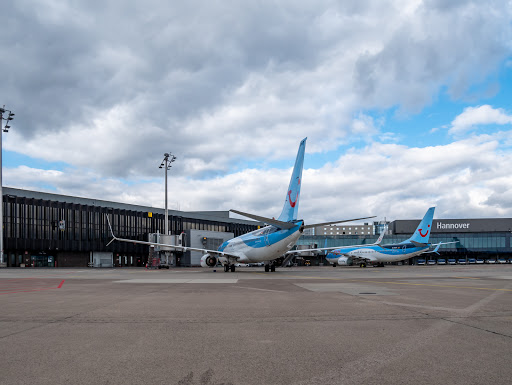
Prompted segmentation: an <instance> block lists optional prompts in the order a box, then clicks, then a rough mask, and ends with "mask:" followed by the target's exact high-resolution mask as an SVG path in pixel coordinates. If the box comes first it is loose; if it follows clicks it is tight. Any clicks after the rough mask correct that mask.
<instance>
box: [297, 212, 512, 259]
mask: <svg viewBox="0 0 512 385" xmlns="http://www.w3.org/2000/svg"><path fill="white" fill-rule="evenodd" d="M419 222H420V219H417V220H396V221H393V222H390V223H389V224H388V232H387V234H386V236H385V237H384V240H383V244H394V243H400V242H402V241H405V240H406V239H408V238H409V237H410V236H411V235H412V234H413V232H414V231H415V230H416V227H417V226H418V224H419ZM373 226H374V231H371V230H368V229H367V227H368V224H365V225H364V226H361V225H359V226H350V225H344V226H343V228H340V226H338V228H337V229H335V230H333V231H330V230H329V229H328V230H325V229H324V227H322V228H321V229H320V228H318V229H317V228H315V234H322V235H304V236H303V237H302V238H301V239H299V242H298V244H300V245H309V246H311V245H316V246H317V247H331V246H349V245H362V244H371V243H374V242H376V240H377V238H378V236H379V231H378V229H379V228H382V224H381V223H378V222H374V223H373ZM349 228H350V230H349ZM336 230H338V233H340V234H339V235H338V234H336V235H335V234H332V235H331V233H336ZM363 230H364V231H363ZM349 231H351V234H350V235H349ZM356 231H357V232H358V234H357V235H356V234H355V232H356ZM431 231H432V232H431V236H430V240H429V242H430V243H438V242H454V241H458V243H455V244H449V245H443V246H441V247H440V249H439V253H440V254H441V256H438V255H437V254H434V253H429V254H424V255H422V256H417V257H415V258H411V260H410V261H409V263H415V261H416V260H417V259H419V258H423V259H424V258H427V259H437V258H456V259H459V258H483V259H489V258H494V259H495V258H511V257H512V218H486V219H437V220H436V219H434V220H433V222H432V229H431ZM368 233H369V234H368ZM327 234H329V235H327ZM312 259H313V260H315V262H316V263H322V262H323V261H322V259H321V258H319V259H318V260H316V258H315V257H313V256H312Z"/></svg>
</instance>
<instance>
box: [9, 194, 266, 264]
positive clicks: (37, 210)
mask: <svg viewBox="0 0 512 385" xmlns="http://www.w3.org/2000/svg"><path fill="white" fill-rule="evenodd" d="M168 214H169V231H170V233H171V234H173V235H176V236H179V237H180V241H182V242H183V245H184V246H190V245H191V243H194V242H196V238H198V234H203V233H204V234H206V235H208V237H206V238H207V239H205V240H204V241H205V243H207V244H205V246H208V247H213V246H215V245H218V244H220V243H222V241H223V240H224V239H226V238H228V239H229V238H232V237H234V236H238V235H241V234H244V233H246V232H249V231H252V230H255V229H257V226H258V224H259V223H257V222H254V221H249V220H243V219H233V218H229V212H227V211H210V212H184V211H176V210H169V212H168ZM107 215H108V217H109V219H110V221H111V223H112V227H113V230H114V233H115V234H116V236H118V237H120V238H130V239H137V240H143V241H147V240H148V234H153V233H163V232H164V218H165V213H164V209H160V208H154V207H145V206H137V205H130V204H124V203H116V202H108V201H102V200H97V199H88V198H79V197H72V196H65V195H58V194H50V193H42V192H36V191H28V190H21V189H15V188H9V187H4V188H3V216H4V218H3V222H4V223H3V225H4V233H3V234H4V262H6V263H7V267H29V266H30V267H87V266H89V265H92V264H94V266H100V265H101V266H110V267H112V266H114V267H122V266H145V264H146V263H147V261H148V254H149V246H145V245H140V244H139V245H137V244H131V243H125V242H113V243H111V244H110V245H108V246H107V244H108V243H109V241H110V239H111V238H112V237H111V235H110V231H109V227H108V222H107ZM95 261H99V262H98V263H96V262H95ZM176 263H177V264H179V265H182V266H190V265H198V256H195V255H192V254H191V253H190V252H186V253H176Z"/></svg>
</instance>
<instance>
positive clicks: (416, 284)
mask: <svg viewBox="0 0 512 385" xmlns="http://www.w3.org/2000/svg"><path fill="white" fill-rule="evenodd" d="M356 282H370V283H388V284H390V285H410V286H429V287H452V288H456V289H475V290H491V291H512V289H494V288H490V287H472V286H457V285H433V284H428V283H409V282H382V281H362V280H358V281H356Z"/></svg>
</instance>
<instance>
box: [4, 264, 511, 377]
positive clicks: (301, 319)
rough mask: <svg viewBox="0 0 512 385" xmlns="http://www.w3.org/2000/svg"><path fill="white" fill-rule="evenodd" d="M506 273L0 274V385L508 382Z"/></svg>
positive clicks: (407, 269) (489, 268)
mask: <svg viewBox="0 0 512 385" xmlns="http://www.w3.org/2000/svg"><path fill="white" fill-rule="evenodd" d="M511 357H512V265H511V264H507V265H469V266H458V265H456V266H386V267H384V268H366V269H363V268H359V267H336V268H333V267H327V266H325V267H294V268H281V269H277V271H276V272H275V273H265V272H264V271H263V268H262V267H247V268H237V270H236V272H234V273H231V272H228V273H225V272H224V271H222V269H216V271H215V272H214V271H213V269H201V268H176V269H170V270H146V269H142V268H116V269H92V268H90V269H61V268H58V269H55V268H53V269H50V268H47V269H44V268H25V269H18V268H7V269H0V384H1V385H7V384H52V385H55V384H110V385H111V384H179V385H193V384H198V385H199V384H201V385H220V384H225V385H227V384H233V385H238V384H322V385H325V384H409V383H414V384H441V383H442V384H465V385H466V384H509V383H510V379H511V378H512V365H511V364H510V363H511Z"/></svg>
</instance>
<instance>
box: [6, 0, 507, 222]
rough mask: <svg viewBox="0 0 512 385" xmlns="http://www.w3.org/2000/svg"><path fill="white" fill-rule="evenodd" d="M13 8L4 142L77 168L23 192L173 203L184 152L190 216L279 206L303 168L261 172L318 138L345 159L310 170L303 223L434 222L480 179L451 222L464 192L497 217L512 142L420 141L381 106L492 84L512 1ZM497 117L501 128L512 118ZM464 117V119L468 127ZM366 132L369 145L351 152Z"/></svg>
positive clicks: (39, 1)
mask: <svg viewBox="0 0 512 385" xmlns="http://www.w3.org/2000/svg"><path fill="white" fill-rule="evenodd" d="M2 11H3V13H4V14H6V15H9V17H6V18H5V20H4V25H3V26H4V28H3V32H2V34H1V35H0V44H1V46H2V47H3V49H4V50H5V52H8V53H9V54H8V55H2V56H0V64H1V67H2V69H3V71H4V73H6V74H9V75H8V76H5V77H4V78H3V79H2V90H3V92H4V95H9V100H8V101H5V102H6V104H8V106H7V107H8V108H11V109H12V110H14V112H15V113H16V121H15V124H13V129H12V130H11V132H10V133H9V135H6V136H5V142H4V145H5V148H6V149H8V150H10V151H14V152H17V153H21V154H24V155H27V156H30V157H32V158H36V159H44V160H46V161H50V162H55V161H60V162H64V163H66V164H68V165H69V169H65V170H55V171H51V170H50V171H47V170H46V171H45V170H37V169H28V168H24V167H23V166H20V167H18V168H14V169H7V170H6V171H5V180H6V183H7V184H8V185H10V186H13V187H26V188H32V187H33V188H34V189H38V188H37V187H38V186H39V187H40V186H49V187H50V188H51V189H52V191H57V192H60V193H63V194H71V195H79V196H84V195H85V196H89V197H93V198H101V199H111V200H121V201H125V202H129V203H139V204H153V205H156V206H160V207H161V206H162V203H161V202H162V201H163V186H162V183H161V182H159V180H160V179H161V178H162V175H161V170H159V169H158V165H159V164H160V161H161V158H162V156H163V154H164V153H165V152H169V151H170V152H172V153H173V154H175V155H176V156H177V157H178V161H177V162H175V163H174V164H173V168H172V172H171V175H172V177H171V178H170V181H171V182H170V184H172V187H170V191H173V198H172V199H171V201H175V202H179V204H180V208H181V209H187V210H188V209H190V210H193V209H197V210H199V209H202V210H208V209H212V210H216V209H229V208H239V209H242V210H245V211H254V212H259V213H261V214H263V215H270V216H275V215H277V214H279V212H280V208H281V204H282V201H284V197H283V196H282V195H283V193H282V192H281V190H283V191H284V190H285V189H286V186H287V184H288V178H289V170H281V169H277V168H265V167H263V168H261V167H260V169H258V167H257V166H259V165H261V164H265V165H268V164H280V165H282V164H287V162H289V163H290V165H291V163H292V162H293V157H294V156H295V154H296V149H297V145H298V143H299V141H300V140H301V139H302V138H304V137H306V136H307V137H308V138H309V140H308V146H307V156H308V155H310V154H313V153H331V154H336V156H335V157H333V159H332V161H331V162H330V163H328V164H326V165H325V166H323V167H319V168H317V169H311V168H308V165H307V164H306V168H307V169H306V170H305V172H304V176H305V179H304V180H305V184H304V190H303V199H302V203H301V210H303V211H302V213H303V215H304V217H305V218H310V219H311V220H318V221H323V220H326V219H337V218H336V217H341V218H344V217H346V216H361V215H366V214H373V213H380V212H381V210H384V211H386V210H390V212H391V210H392V211H395V212H397V213H398V214H400V213H403V212H405V209H409V210H413V211H412V213H414V214H415V215H422V213H423V212H424V207H423V206H424V205H425V202H432V201H434V203H435V202H444V203H447V202H451V201H450V200H449V199H448V190H447V192H446V195H443V194H442V192H443V191H444V186H451V188H452V189H453V188H454V186H453V183H450V182H451V181H452V180H454V179H456V180H457V181H459V182H461V183H462V185H463V186H465V188H466V189H469V186H470V185H471V184H472V183H473V184H474V185H471V186H472V187H471V189H470V192H466V191H465V190H464V189H462V188H461V189H459V188H458V187H457V188H455V190H454V191H453V196H454V197H455V198H453V199H454V202H457V204H446V207H450V209H449V210H452V211H451V213H452V215H461V212H462V208H463V207H464V204H465V202H471V207H472V208H473V209H474V210H475V212H476V213H477V214H478V213H480V212H481V208H482V207H484V208H489V207H494V208H495V211H494V212H497V211H498V208H497V206H496V204H498V203H499V202H500V199H498V198H499V197H498V196H495V198H496V199H494V200H492V202H493V203H492V205H491V204H490V203H488V204H487V203H481V202H482V201H483V202H485V201H486V199H488V198H489V197H490V195H489V193H488V191H489V189H490V188H492V186H491V185H490V184H489V183H490V182H489V183H488V182H487V181H488V180H490V179H488V178H491V176H492V175H494V174H493V173H491V174H489V176H488V177H486V176H482V175H483V174H482V175H481V174H480V173H479V171H478V170H479V167H484V166H485V167H487V168H491V169H492V170H493V172H494V171H495V170H494V169H493V168H492V167H491V166H492V162H494V161H500V160H504V159H503V158H500V157H505V155H503V154H501V155H497V154H496V153H495V151H494V150H496V148H501V147H500V146H502V145H503V141H504V140H510V138H505V139H504V138H498V137H496V136H491V137H483V136H480V137H479V139H472V140H476V142H471V143H469V142H465V141H463V140H459V141H456V142H453V143H452V144H450V145H445V146H431V147H427V148H424V149H422V148H409V147H406V146H401V145H400V144H398V140H397V139H396V136H394V134H393V133H390V132H382V131H389V130H385V124H384V123H385V121H384V120H383V119H382V118H379V112H380V111H382V110H383V109H387V108H390V107H393V108H395V107H397V106H398V107H399V113H405V114H412V113H414V112H416V111H419V110H421V109H422V108H423V107H424V106H425V105H428V104H429V103H431V101H432V100H433V99H434V98H436V97H437V95H438V94H439V92H440V90H445V89H446V90H447V92H448V93H449V94H450V95H451V97H452V98H454V99H458V98H461V97H463V96H464V95H465V93H467V92H468V90H469V89H470V88H471V87H472V86H474V85H478V84H480V83H482V82H485V80H486V79H487V78H488V76H490V75H492V73H493V71H495V69H496V68H497V66H498V65H499V64H500V63H502V62H503V61H504V60H505V58H506V57H508V55H510V50H511V46H510V41H511V40H512V39H511V37H512V36H511V34H512V25H511V23H510V19H511V12H512V10H511V8H510V6H508V5H507V4H505V3H503V2H502V1H499V0H496V1H493V0H491V1H487V2H485V3H484V2H477V1H452V2H444V1H438V0H425V1H420V0H416V1H410V0H394V1H389V2H382V1H377V0H362V1H361V0H357V1H343V2H339V1H332V0H320V1H302V2H297V1H291V0H290V1H284V2H280V3H279V4H276V3H275V2H273V1H272V2H270V1H269V2H267V1H246V2H243V3H239V4H233V3H230V4H224V3H218V2H206V3H205V2H203V1H188V2H171V3H169V2H165V1H162V0H148V1H146V2H144V3H141V2H137V1H133V0H126V1H123V2H115V1H110V2H108V3H105V2H101V1H88V2H82V3H80V2H78V3H72V4H71V3H62V4H61V3H59V2H55V1H49V0H19V1H16V2H8V3H7V4H5V5H4V7H3V8H2ZM481 107H484V106H481ZM481 107H480V108H481ZM489 108H490V107H489ZM490 109H491V110H493V109H492V108H490ZM369 111H372V112H373V111H377V112H376V113H375V114H373V113H371V112H369ZM493 111H494V115H492V116H493V117H494V118H493V119H494V122H495V123H496V121H497V119H498V118H500V117H502V116H503V115H505V116H507V117H508V115H507V113H506V112H504V111H501V110H493ZM496 111H498V112H496ZM466 112H467V111H464V113H463V114H462V115H464V114H465V113H466ZM480 112H481V111H480ZM491 112H492V111H491ZM462 115H461V116H462ZM466 115H469V112H468V113H467V114H466ZM489 116H490V115H489ZM457 119H458V118H456V119H455V120H454V122H453V123H452V128H453V129H455V128H454V127H463V124H466V126H464V127H469V126H468V125H467V124H468V123H467V122H470V121H471V119H468V120H466V123H464V121H463V120H461V119H462V118H460V119H459V121H460V124H459V121H457ZM456 121H457V122H456ZM472 122H473V123H472V124H473V125H475V124H483V122H482V120H480V121H478V119H476V118H473V120H472ZM479 122H480V123H479ZM500 124H501V123H500ZM462 130H466V129H462ZM361 139H363V141H362V142H361ZM376 139H379V140H381V141H388V140H389V141H391V142H395V143H397V144H380V143H374V142H373V141H374V140H376ZM355 141H359V143H362V145H366V146H367V147H365V148H362V149H361V148H358V149H353V150H351V151H349V152H348V153H347V154H345V155H343V156H341V157H340V156H339V154H338V152H337V151H339V148H340V146H341V145H343V146H350V145H351V144H353V143H354V142H355ZM471 146H474V148H472V147H471ZM475 149H476V151H477V153H476V154H475ZM486 151H489V152H490V154H487V153H486ZM456 152H461V153H463V155H464V156H462V157H457V156H455V155H454V154H455V153H456ZM471 153H473V154H474V157H476V156H478V157H479V158H480V159H479V161H478V162H477V161H476V160H475V159H473V160H471V159H469V154H471ZM338 158H339V159H338ZM441 158H442V159H444V160H443V161H439V160H437V159H441ZM336 159H338V160H336ZM461 159H463V161H461ZM464 162H468V164H470V165H471V166H467V165H466V166H464V164H465V163H464ZM347 164H348V165H350V166H347ZM247 165H249V168H248V169H246V170H244V168H245V167H246V166H247ZM368 176H369V177H368ZM477 176H478V177H482V178H483V179H482V180H483V182H478V183H477V180H478V181H480V180H479V179H478V178H477ZM308 179H309V180H310V181H311V185H310V186H311V187H307V184H306V181H307V180H308ZM411 180H412V181H421V183H419V184H420V185H422V186H427V188H426V191H431V194H430V193H427V192H420V193H418V192H417V191H415V190H414V189H411V188H410V185H416V184H415V183H414V182H411ZM375 181H378V183H377V186H378V187H377V188H376V182H375ZM475 183H476V184H475ZM482 183H483V184H482ZM480 186H483V187H480ZM308 189H311V190H308ZM324 190H325V191H326V193H325V196H324V195H323V191H324ZM373 190H376V191H375V192H372V191H373ZM319 191H322V194H319V193H318V192H319ZM363 191H365V192H367V191H370V193H363ZM422 191H423V190H422ZM484 198H485V199H484ZM394 201H397V202H400V203H397V204H393V203H391V202H394ZM501 201H503V200H501ZM269 202H276V203H269ZM489 202H491V200H489ZM429 204H430V203H429ZM420 206H421V207H420ZM414 210H416V211H414ZM499 210H502V208H500V209H499ZM448 212H450V211H448ZM409 213H411V212H410V211H409ZM409 215H411V214H409ZM326 216H329V218H325V217H326Z"/></svg>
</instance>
